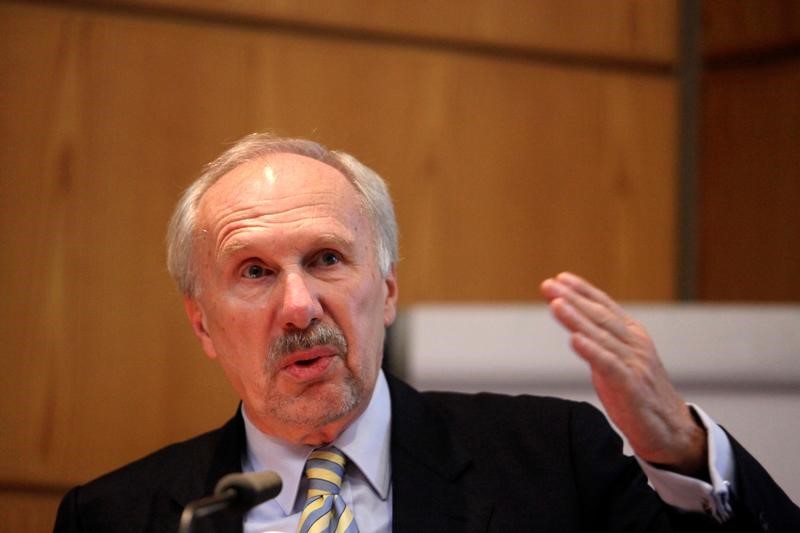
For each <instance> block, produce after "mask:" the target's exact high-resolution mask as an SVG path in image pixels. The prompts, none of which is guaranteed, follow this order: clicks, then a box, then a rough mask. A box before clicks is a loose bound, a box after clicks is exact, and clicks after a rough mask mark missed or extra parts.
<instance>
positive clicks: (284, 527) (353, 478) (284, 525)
mask: <svg viewBox="0 0 800 533" xmlns="http://www.w3.org/2000/svg"><path fill="white" fill-rule="evenodd" d="M691 407H692V409H693V410H694V411H695V413H696V414H697V416H698V418H699V420H700V421H701V422H702V424H703V425H704V426H705V428H706V433H707V435H708V450H709V465H708V469H709V474H710V479H711V483H706V482H705V481H701V480H698V479H694V478H690V477H687V476H682V475H680V474H676V473H674V472H669V471H666V470H661V469H658V468H655V467H653V466H652V465H650V464H648V463H646V462H644V461H642V460H640V459H638V458H637V460H638V461H639V464H640V465H641V466H642V469H643V470H644V472H645V474H646V475H647V478H648V481H649V482H650V485H651V486H652V487H653V488H654V489H655V490H656V492H658V494H659V496H660V497H661V499H662V500H664V501H665V502H667V503H668V504H670V505H672V506H673V507H677V508H678V509H682V510H685V511H698V512H705V513H707V514H711V515H713V516H714V517H715V518H716V519H717V520H719V521H724V520H726V519H727V518H728V517H729V516H730V494H731V491H732V490H733V486H732V483H733V479H734V464H733V450H732V448H731V444H730V441H729V440H728V437H727V435H725V432H724V431H722V429H720V428H719V426H717V424H715V423H714V421H713V420H711V418H709V417H708V415H706V414H705V413H704V412H703V411H702V410H701V409H699V408H698V407H696V406H693V405H692V406H691ZM242 415H243V418H244V425H245V434H246V438H247V450H246V451H245V453H244V454H243V455H242V471H243V472H257V471H261V470H273V471H275V472H277V474H278V475H279V476H280V477H281V479H282V480H283V489H282V490H281V493H280V494H279V495H278V496H277V498H275V499H273V500H270V501H268V502H265V503H262V504H261V505H259V506H257V507H254V508H253V509H252V510H250V512H248V513H247V514H246V515H245V517H244V533H264V532H273V531H275V532H283V533H294V532H295V531H296V529H297V524H298V522H299V521H300V514H301V513H302V511H303V505H304V504H305V499H306V491H307V481H306V480H305V477H304V476H303V469H304V467H305V463H306V460H307V458H308V455H309V454H310V453H311V452H312V451H313V449H314V448H313V447H312V446H305V445H292V444H287V443H286V442H284V441H282V440H280V439H276V438H274V437H270V436H269V435H265V434H264V433H262V432H261V431H259V430H258V429H257V428H256V427H255V426H254V425H253V423H252V422H251V421H250V420H249V419H248V418H247V412H246V411H245V410H244V409H242ZM390 428H391V398H390V396H389V387H388V385H387V384H386V378H385V376H384V375H383V372H382V371H381V373H380V374H379V375H378V380H377V383H376V384H375V391H374V392H373V394H372V398H371V399H370V402H369V405H368V406H367V409H366V410H365V411H364V413H362V415H361V416H360V417H359V418H358V419H356V420H355V421H354V422H353V423H352V424H351V425H350V426H349V427H348V428H347V429H346V430H345V431H344V432H343V433H342V434H341V435H340V436H339V438H337V439H336V441H334V442H333V444H334V445H335V446H336V447H337V448H339V449H340V450H342V452H344V454H345V455H346V456H347V459H348V462H347V469H346V472H345V477H344V481H343V483H342V489H341V492H340V494H341V496H342V497H343V498H344V500H345V502H347V504H348V505H349V506H350V507H351V509H352V511H353V516H354V517H355V521H356V524H358V528H359V531H360V532H361V533H390V532H391V530H392V497H391V496H392V485H391V478H392V476H391V458H390V442H391V440H390V439H391V435H390Z"/></svg>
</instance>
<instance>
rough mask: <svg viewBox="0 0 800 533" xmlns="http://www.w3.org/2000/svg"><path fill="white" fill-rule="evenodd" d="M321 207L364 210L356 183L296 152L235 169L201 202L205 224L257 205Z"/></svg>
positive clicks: (200, 211) (266, 206) (202, 217)
mask: <svg viewBox="0 0 800 533" xmlns="http://www.w3.org/2000/svg"><path fill="white" fill-rule="evenodd" d="M296 204H297V205H300V204H302V205H315V204H316V205H321V206H326V207H328V208H331V209H337V208H339V209H341V210H342V211H343V212H349V211H352V210H354V209H355V210H358V211H359V212H360V211H362V209H361V207H362V202H361V198H360V196H359V194H358V192H357V191H356V188H355V187H354V185H353V184H352V183H351V182H350V180H348V179H347V178H346V177H345V176H344V175H343V174H342V173H341V172H340V171H339V170H337V169H335V168H333V167H332V166H330V165H327V164H326V163H323V162H321V161H318V160H316V159H313V158H310V157H306V156H303V155H297V154H288V153H287V154H270V155H268V156H265V157H262V158H258V159H255V160H252V161H249V162H247V163H244V164H242V165H239V166H238V167H236V168H234V169H232V170H231V171H229V172H228V173H226V174H225V175H223V176H222V177H221V178H219V180H217V182H216V183H214V184H213V185H211V187H209V188H208V190H207V191H206V192H205V194H204V195H203V196H202V197H201V199H200V201H199V204H198V215H199V216H198V218H199V220H198V222H199V225H200V226H202V225H204V224H207V223H208V222H211V221H212V220H214V219H215V218H218V217H219V216H220V215H224V213H225V212H227V211H239V210H243V209H245V210H246V209H250V208H254V207H256V206H258V207H260V208H262V209H268V210H269V209H276V210H287V209H292V207H293V206H294V205H296Z"/></svg>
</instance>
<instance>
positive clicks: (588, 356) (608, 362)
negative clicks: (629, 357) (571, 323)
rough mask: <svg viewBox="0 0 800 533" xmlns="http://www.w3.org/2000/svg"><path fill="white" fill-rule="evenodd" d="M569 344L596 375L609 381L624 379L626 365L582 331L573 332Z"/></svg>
mask: <svg viewBox="0 0 800 533" xmlns="http://www.w3.org/2000/svg"><path fill="white" fill-rule="evenodd" d="M570 346H571V347H572V349H573V350H574V351H575V353H577V354H578V355H579V356H580V357H581V359H583V360H584V361H586V362H587V363H588V364H589V366H590V367H591V369H592V373H593V374H595V375H596V376H597V377H599V378H601V379H603V380H605V381H609V382H620V381H622V380H624V379H626V377H627V374H626V372H625V369H626V367H625V365H623V364H622V363H621V362H620V359H619V358H618V357H617V356H616V355H615V354H614V353H612V352H610V351H609V350H607V349H605V348H604V347H603V346H601V345H600V344H598V343H597V342H595V341H594V340H592V339H591V338H589V337H587V336H586V335H584V334H583V333H580V332H577V333H573V334H572V337H571V338H570Z"/></svg>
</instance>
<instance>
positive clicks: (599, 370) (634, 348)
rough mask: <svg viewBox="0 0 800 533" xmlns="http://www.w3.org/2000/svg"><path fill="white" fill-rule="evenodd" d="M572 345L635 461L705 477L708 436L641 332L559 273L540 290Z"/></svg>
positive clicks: (606, 301)
mask: <svg viewBox="0 0 800 533" xmlns="http://www.w3.org/2000/svg"><path fill="white" fill-rule="evenodd" d="M541 292H542V295H543V296H544V297H545V298H546V299H547V300H548V301H549V303H550V309H551V311H552V313H553V315H554V316H555V318H556V319H557V320H558V321H559V322H560V323H561V324H562V325H563V326H564V327H565V328H566V329H567V330H569V331H570V333H571V339H570V342H571V346H572V348H573V350H575V352H576V353H577V354H578V355H579V356H580V357H581V358H583V359H584V360H585V361H586V362H587V363H588V364H589V366H590V368H591V373H592V383H593V385H594V388H595V390H596V391H597V395H598V397H599V398H600V401H601V402H602V403H603V406H604V407H605V410H606V413H607V414H608V416H609V417H610V418H611V420H613V421H614V423H615V424H616V425H617V427H618V428H619V429H620V431H622V432H623V433H624V434H625V436H626V437H627V439H628V442H630V444H631V447H632V448H633V450H634V451H635V452H636V454H637V455H638V456H639V458H641V459H644V460H645V461H648V462H650V463H653V464H656V465H659V466H661V467H662V468H666V469H670V470H674V471H676V472H680V473H683V474H687V475H695V476H703V475H704V472H705V469H706V464H707V445H706V435H705V431H704V430H703V428H702V427H701V426H700V425H699V424H698V423H697V422H696V421H695V420H694V417H693V416H692V414H691V411H690V410H689V408H688V406H687V405H686V403H685V402H684V401H683V399H682V398H681V397H680V395H679V394H678V392H677V391H676V390H675V388H674V387H673V386H672V383H671V382H670V380H669V376H668V375H667V372H666V370H665V369H664V366H663V365H662V364H661V360H660V359H659V357H658V354H657V353H656V348H655V346H654V345H653V341H652V339H651V338H650V335H649V334H648V333H647V331H646V330H645V328H644V327H643V326H642V325H641V324H640V323H638V322H637V321H636V320H634V319H633V318H631V317H630V316H628V315H627V314H626V313H625V311H624V310H623V309H622V307H620V306H619V305H618V304H617V303H616V302H615V301H614V300H612V299H611V298H610V297H609V296H608V295H607V294H606V293H604V292H603V291H601V290H600V289H598V288H596V287H594V286H593V285H592V284H590V283H589V282H587V281H586V280H584V279H582V278H580V277H578V276H576V275H574V274H571V273H569V272H563V273H561V274H559V275H557V276H555V277H554V278H550V279H546V280H545V281H543V282H542V284H541Z"/></svg>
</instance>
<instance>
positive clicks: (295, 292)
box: [280, 272, 322, 329]
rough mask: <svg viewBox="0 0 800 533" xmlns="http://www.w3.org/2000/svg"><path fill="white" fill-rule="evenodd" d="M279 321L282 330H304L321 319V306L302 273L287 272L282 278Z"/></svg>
mask: <svg viewBox="0 0 800 533" xmlns="http://www.w3.org/2000/svg"><path fill="white" fill-rule="evenodd" d="M280 312H281V316H280V320H281V323H282V325H283V328H284V329H306V328H307V327H309V326H310V325H311V324H313V323H314V322H316V321H317V320H319V319H320V318H322V305H321V304H320V302H319V298H318V296H317V295H316V294H315V293H314V291H313V290H312V288H311V287H310V286H309V284H308V282H307V280H306V279H305V277H304V275H303V274H302V273H297V272H287V273H286V274H285V278H284V290H283V302H282V306H281V311H280Z"/></svg>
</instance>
